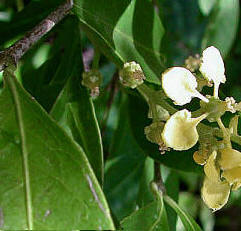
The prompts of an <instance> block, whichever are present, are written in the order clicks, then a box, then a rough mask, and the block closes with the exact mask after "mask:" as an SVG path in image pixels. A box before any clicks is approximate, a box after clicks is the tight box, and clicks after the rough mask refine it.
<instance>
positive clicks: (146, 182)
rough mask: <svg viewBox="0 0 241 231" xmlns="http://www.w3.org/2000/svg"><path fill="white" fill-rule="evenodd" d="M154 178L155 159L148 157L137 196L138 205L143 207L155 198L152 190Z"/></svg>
mask: <svg viewBox="0 0 241 231" xmlns="http://www.w3.org/2000/svg"><path fill="white" fill-rule="evenodd" d="M153 179H154V160H153V159H151V158H150V157H147V158H146V160H145V165H144V168H143V171H142V175H141V181H140V187H139V192H138V197H137V205H138V206H139V207H140V208H141V207H144V206H146V205H147V204H149V203H150V202H151V201H153V200H154V197H153V193H152V192H151V190H150V183H151V182H152V180H153Z"/></svg>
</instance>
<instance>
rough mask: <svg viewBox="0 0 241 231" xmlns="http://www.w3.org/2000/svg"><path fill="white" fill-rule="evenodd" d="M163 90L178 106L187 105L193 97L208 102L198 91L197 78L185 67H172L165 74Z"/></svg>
mask: <svg viewBox="0 0 241 231" xmlns="http://www.w3.org/2000/svg"><path fill="white" fill-rule="evenodd" d="M162 88H163V90H164V91H165V93H166V95H167V96H168V97H169V98H171V99H172V100H173V101H174V103H175V104H177V105H184V104H187V103H189V102H190V101H191V99H192V98H193V97H198V98H200V99H201V100H203V101H205V102H208V99H207V98H206V97H204V96H203V95H202V94H200V93H199V92H198V91H197V89H196V88H197V81H196V78H195V76H194V75H193V74H192V73H191V72H190V71H189V70H187V69H186V68H184V67H172V68H170V69H168V70H167V71H166V72H164V73H163V74H162Z"/></svg>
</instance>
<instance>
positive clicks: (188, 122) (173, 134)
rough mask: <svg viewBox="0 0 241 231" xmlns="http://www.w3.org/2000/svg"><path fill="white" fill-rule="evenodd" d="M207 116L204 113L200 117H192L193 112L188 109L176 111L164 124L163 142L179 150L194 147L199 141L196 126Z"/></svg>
mask: <svg viewBox="0 0 241 231" xmlns="http://www.w3.org/2000/svg"><path fill="white" fill-rule="evenodd" d="M206 117H207V114H203V115H201V116H200V117H198V118H191V112H189V111H188V110H186V109H184V110H181V111H178V112H176V113H175V114H173V115H172V116H171V117H170V119H168V120H167V122H166V124H165V126H164V130H163V133H162V139H163V142H164V143H165V145H166V146H167V147H170V148H173V149H175V150H179V151H181V150H187V149H189V148H191V147H193V146H194V145H195V144H196V143H197V141H198V132H197V129H196V126H197V125H198V123H200V122H201V121H202V120H203V119H205V118H206Z"/></svg>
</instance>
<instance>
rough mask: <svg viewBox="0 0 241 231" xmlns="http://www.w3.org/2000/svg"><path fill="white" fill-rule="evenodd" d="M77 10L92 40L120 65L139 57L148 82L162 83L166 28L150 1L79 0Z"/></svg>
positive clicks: (77, 0)
mask: <svg viewBox="0 0 241 231" xmlns="http://www.w3.org/2000/svg"><path fill="white" fill-rule="evenodd" d="M103 6H104V7H103ZM73 11H74V13H75V14H76V15H77V16H78V18H79V20H80V23H81V28H82V29H83V30H84V31H85V32H86V34H87V36H88V37H89V39H90V40H91V41H92V43H93V44H94V45H95V46H96V47H98V48H99V50H100V51H101V52H103V54H105V55H106V56H107V57H108V58H109V59H110V60H112V61H113V62H114V63H116V64H117V66H118V67H122V65H123V63H125V62H127V61H133V60H135V61H136V62H138V63H139V64H140V65H141V66H142V68H143V70H144V72H145V74H146V77H147V80H148V81H150V82H154V83H156V84H160V81H159V79H158V78H157V76H159V74H160V72H161V71H162V70H163V67H162V66H161V64H160V63H161V61H160V57H161V53H160V45H161V40H162V36H163V34H164V29H163V26H162V23H161V21H160V19H159V17H158V15H157V14H156V13H155V10H154V8H153V6H152V4H151V3H150V2H148V1H142V0H132V1H131V0H123V1H119V0H92V1H88V0H75V6H74V10H73Z"/></svg>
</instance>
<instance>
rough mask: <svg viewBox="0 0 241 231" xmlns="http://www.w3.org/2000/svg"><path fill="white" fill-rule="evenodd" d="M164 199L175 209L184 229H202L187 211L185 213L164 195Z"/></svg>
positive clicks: (199, 230) (193, 230) (192, 230)
mask: <svg viewBox="0 0 241 231" xmlns="http://www.w3.org/2000/svg"><path fill="white" fill-rule="evenodd" d="M164 200H165V202H166V203H167V204H168V205H170V206H171V207H172V208H173V209H174V210H175V211H176V213H177V214H178V216H179V217H180V219H181V221H182V223H183V225H184V227H185V230H186V231H202V230H201V228H200V227H199V225H198V224H197V223H196V222H195V221H194V219H193V218H192V217H191V216H190V215H189V214H188V213H185V212H184V211H183V210H182V209H181V208H180V207H179V206H178V204H177V203H176V202H175V201H174V200H173V199H171V198H170V197H169V196H167V195H165V196H164Z"/></svg>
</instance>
